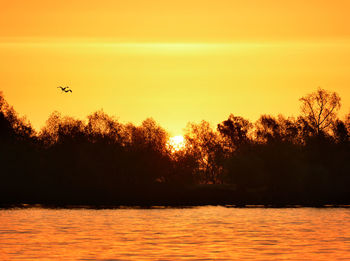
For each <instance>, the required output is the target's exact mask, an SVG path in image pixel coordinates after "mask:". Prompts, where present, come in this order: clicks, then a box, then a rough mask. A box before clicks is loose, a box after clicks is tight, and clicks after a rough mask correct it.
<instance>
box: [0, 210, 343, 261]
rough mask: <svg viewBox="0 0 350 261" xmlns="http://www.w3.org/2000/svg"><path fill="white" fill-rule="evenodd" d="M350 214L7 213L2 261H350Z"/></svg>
mask: <svg viewBox="0 0 350 261" xmlns="http://www.w3.org/2000/svg"><path fill="white" fill-rule="evenodd" d="M349 227H350V210H349V209H341V208H338V209H312V208H296V209H262V208H258V209H250V208H249V209H233V208H224V207H199V208H187V209H119V210H81V209H80V210H48V209H24V210H2V211H0V246H1V247H0V260H16V259H21V260H33V259H41V260H52V259H66V260H105V259H108V260H177V259H180V258H182V259H205V260H212V259H218V260H228V259H231V260H232V259H233V260H235V259H236V260H237V259H249V260H276V259H288V260H290V259H294V260H300V259H302V260H336V259H341V258H350V252H349V251H350V231H349Z"/></svg>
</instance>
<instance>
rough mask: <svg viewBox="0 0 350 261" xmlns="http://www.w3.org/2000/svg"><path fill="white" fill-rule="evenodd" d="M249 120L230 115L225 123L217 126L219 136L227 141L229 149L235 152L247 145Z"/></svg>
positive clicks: (249, 127) (250, 126) (250, 125)
mask: <svg viewBox="0 0 350 261" xmlns="http://www.w3.org/2000/svg"><path fill="white" fill-rule="evenodd" d="M252 126H253V125H252V124H251V123H250V122H249V120H246V119H244V118H243V117H239V116H234V115H233V114H231V115H230V116H229V118H228V119H227V120H226V121H223V122H222V123H220V124H218V127H217V129H218V131H219V132H220V134H221V135H222V136H223V137H225V138H226V139H228V141H229V143H230V147H231V149H232V148H234V149H235V150H237V149H238V148H239V147H240V146H242V145H245V144H247V143H249V141H250V139H249V137H248V132H249V131H250V129H251V128H252Z"/></svg>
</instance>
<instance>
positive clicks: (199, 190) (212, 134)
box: [0, 89, 350, 205]
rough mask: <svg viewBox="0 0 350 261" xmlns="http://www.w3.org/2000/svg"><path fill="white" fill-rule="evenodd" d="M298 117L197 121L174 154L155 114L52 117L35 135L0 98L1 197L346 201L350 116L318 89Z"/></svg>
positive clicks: (349, 194) (125, 201)
mask: <svg viewBox="0 0 350 261" xmlns="http://www.w3.org/2000/svg"><path fill="white" fill-rule="evenodd" d="M300 102H301V114H300V116H298V117H297V118H293V117H289V118H286V117H284V116H278V117H273V116H269V115H262V116H261V117H260V118H259V120H257V121H256V122H255V123H252V122H250V121H249V120H247V119H244V118H242V117H239V116H235V115H232V114H231V115H230V116H229V118H228V119H227V120H225V121H223V122H222V123H219V124H218V125H217V127H216V128H212V127H211V125H210V124H209V123H208V122H206V121H202V122H201V123H199V124H194V123H190V124H188V126H187V128H186V130H185V141H186V146H185V148H183V149H182V150H174V149H173V148H171V145H169V135H168V133H167V132H166V131H165V130H164V129H163V128H162V127H160V126H159V125H158V124H157V123H156V122H155V121H154V120H153V119H146V120H145V121H144V122H143V123H142V124H141V125H140V126H135V125H133V124H131V123H129V124H122V123H120V122H119V121H118V120H117V119H115V118H114V117H111V116H109V115H107V114H106V113H104V112H103V111H98V112H95V113H93V114H91V115H89V116H88V117H87V120H85V121H82V120H79V119H74V118H71V117H63V116H61V115H60V113H58V112H54V113H52V114H51V116H50V117H49V119H48V120H47V123H46V125H45V127H44V128H43V129H42V130H41V131H40V132H38V133H37V132H35V130H34V129H33V128H32V127H31V125H30V123H29V122H28V121H27V120H26V119H23V118H19V117H18V115H17V113H16V112H15V110H14V109H13V108H12V107H11V106H9V104H8V103H7V102H6V101H5V99H4V97H3V95H2V94H1V95H0V164H1V169H0V179H1V183H0V203H1V204H17V203H42V204H55V205H59V204H92V205H101V204H109V205H110V204H112V205H157V204H162V205H196V204H239V205H244V204H267V205H268V204H272V205H286V204H304V205H322V204H349V203H350V190H349V185H350V114H348V115H347V116H346V117H345V119H344V120H340V119H339V118H338V117H337V112H338V110H339V109H340V97H339V96H338V95H337V94H336V93H332V92H329V91H326V90H323V89H318V90H317V91H316V92H314V93H311V94H309V95H306V96H305V97H302V98H301V99H300Z"/></svg>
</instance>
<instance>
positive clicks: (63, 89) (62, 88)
mask: <svg viewBox="0 0 350 261" xmlns="http://www.w3.org/2000/svg"><path fill="white" fill-rule="evenodd" d="M57 88H58V89H61V90H62V91H65V90H66V89H67V87H62V86H58V87H57Z"/></svg>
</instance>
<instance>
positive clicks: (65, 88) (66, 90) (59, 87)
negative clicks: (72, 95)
mask: <svg viewBox="0 0 350 261" xmlns="http://www.w3.org/2000/svg"><path fill="white" fill-rule="evenodd" d="M57 88H58V89H61V90H62V91H63V92H66V93H67V92H73V91H72V90H71V89H70V88H69V87H68V86H66V87H62V86H58V87H57Z"/></svg>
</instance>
